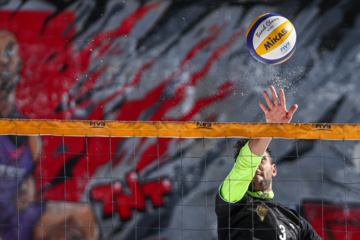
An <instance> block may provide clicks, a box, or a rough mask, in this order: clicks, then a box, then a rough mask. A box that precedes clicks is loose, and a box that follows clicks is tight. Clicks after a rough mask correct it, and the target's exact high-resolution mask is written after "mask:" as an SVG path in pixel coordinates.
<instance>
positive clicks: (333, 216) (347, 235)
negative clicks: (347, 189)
mask: <svg viewBox="0 0 360 240" xmlns="http://www.w3.org/2000/svg"><path fill="white" fill-rule="evenodd" d="M303 211H304V214H305V218H306V219H307V220H308V221H309V223H310V224H311V225H312V226H313V228H314V229H315V230H316V232H317V233H318V234H319V236H320V237H322V238H323V239H324V240H327V239H329V240H343V239H360V224H359V219H360V204H341V203H329V202H321V201H317V202H315V201H314V202H312V201H304V202H303Z"/></svg>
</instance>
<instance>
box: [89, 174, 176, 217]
mask: <svg viewBox="0 0 360 240" xmlns="http://www.w3.org/2000/svg"><path fill="white" fill-rule="evenodd" d="M126 182H127V187H128V188H129V189H130V192H131V194H126V193H124V187H125V186H124V185H123V183H122V182H120V181H114V182H112V183H109V184H106V185H100V186H96V187H94V188H93V189H92V190H91V194H92V198H93V199H94V200H96V201H101V202H103V203H104V210H103V211H104V212H103V213H104V215H105V216H111V215H112V213H114V212H117V213H118V214H119V215H120V217H121V219H122V220H128V219H130V218H131V217H132V209H135V210H137V211H145V210H146V203H145V198H149V199H150V200H151V202H152V204H153V207H160V206H162V205H163V204H164V203H165V202H164V194H168V193H170V192H171V190H172V186H171V182H170V180H169V179H167V178H161V179H159V180H154V181H150V182H146V183H140V182H139V179H138V177H137V174H136V173H134V172H132V173H129V174H127V177H126Z"/></svg>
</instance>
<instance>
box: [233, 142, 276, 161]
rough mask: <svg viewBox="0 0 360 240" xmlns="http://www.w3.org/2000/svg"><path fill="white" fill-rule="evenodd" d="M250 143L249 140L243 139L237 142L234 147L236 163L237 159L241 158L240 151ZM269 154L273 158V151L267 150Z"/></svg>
mask: <svg viewBox="0 0 360 240" xmlns="http://www.w3.org/2000/svg"><path fill="white" fill-rule="evenodd" d="M248 141H250V139H249V138H242V139H240V140H238V141H236V143H235V145H234V149H235V151H234V159H235V162H236V159H237V157H238V156H239V153H240V150H241V149H242V148H243V147H244V146H245V144H246V143H247V142H248ZM266 151H267V153H268V154H269V155H270V156H271V150H270V149H269V148H267V149H266ZM270 160H271V162H272V158H270Z"/></svg>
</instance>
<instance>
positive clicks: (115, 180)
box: [0, 119, 360, 240]
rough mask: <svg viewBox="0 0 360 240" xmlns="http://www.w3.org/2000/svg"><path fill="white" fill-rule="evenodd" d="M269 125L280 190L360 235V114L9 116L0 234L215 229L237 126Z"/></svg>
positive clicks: (0, 162) (122, 234) (322, 231)
mask: <svg viewBox="0 0 360 240" xmlns="http://www.w3.org/2000/svg"><path fill="white" fill-rule="evenodd" d="M261 137H271V138H274V140H273V141H272V142H271V145H270V148H271V150H272V157H273V162H274V163H275V164H277V168H278V176H277V177H276V178H274V180H273V188H274V192H275V201H277V202H279V203H282V204H283V205H285V206H288V207H290V208H293V209H295V210H296V211H298V212H299V213H300V214H301V215H302V216H303V217H305V218H306V219H307V220H308V221H309V222H310V223H311V224H312V226H313V227H314V229H315V230H316V231H317V232H318V234H319V235H320V236H321V237H323V238H324V239H357V238H358V237H360V226H359V225H358V219H359V218H360V202H359V201H358V196H359V193H360V188H359V182H360V181H359V179H360V176H359V170H360V142H359V139H360V125H357V124H323V123H317V124H261V123H213V122H115V121H60V120H5V119H4V120H0V156H1V157H0V178H1V181H0V191H1V195H0V207H1V212H2V214H1V216H0V221H1V222H0V224H1V225H0V234H1V235H0V236H1V237H2V239H3V240H6V239H45V240H46V239H51V237H53V236H57V238H59V239H60V238H61V237H63V238H64V239H113V238H116V239H217V220H216V215H215V195H216V194H217V191H218V189H219V186H220V185H221V183H222V182H223V180H224V179H225V177H226V175H227V174H228V173H229V171H230V170H231V168H232V166H233V164H234V156H233V154H234V150H233V145H234V143H235V142H236V140H238V139H239V138H261Z"/></svg>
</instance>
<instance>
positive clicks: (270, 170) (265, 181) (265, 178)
mask: <svg viewBox="0 0 360 240" xmlns="http://www.w3.org/2000/svg"><path fill="white" fill-rule="evenodd" d="M248 141H249V139H241V140H239V141H237V142H236V144H235V155H234V157H235V161H236V158H237V156H238V155H239V153H240V150H241V148H242V147H243V146H245V144H246V143H247V142H248ZM276 173H277V169H276V166H275V164H273V163H272V157H271V150H270V149H269V148H267V149H266V152H265V155H264V157H263V159H262V160H261V162H260V164H259V166H258V169H257V170H256V173H255V176H254V178H253V180H252V181H251V184H250V185H249V190H251V191H253V192H255V191H262V192H269V191H271V190H272V178H273V177H275V176H276Z"/></svg>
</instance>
